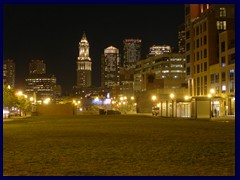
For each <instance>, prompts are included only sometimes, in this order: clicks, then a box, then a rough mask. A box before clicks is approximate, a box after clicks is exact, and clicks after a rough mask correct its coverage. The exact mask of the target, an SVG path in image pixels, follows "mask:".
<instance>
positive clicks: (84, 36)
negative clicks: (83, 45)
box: [81, 31, 87, 41]
mask: <svg viewBox="0 0 240 180" xmlns="http://www.w3.org/2000/svg"><path fill="white" fill-rule="evenodd" d="M81 41H87V36H86V33H85V31H83V35H82V39H81Z"/></svg>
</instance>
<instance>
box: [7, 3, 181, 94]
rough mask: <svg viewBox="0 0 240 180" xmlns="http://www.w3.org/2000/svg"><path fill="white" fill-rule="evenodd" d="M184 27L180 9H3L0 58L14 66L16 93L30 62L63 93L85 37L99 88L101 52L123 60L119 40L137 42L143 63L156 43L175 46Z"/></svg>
mask: <svg viewBox="0 0 240 180" xmlns="http://www.w3.org/2000/svg"><path fill="white" fill-rule="evenodd" d="M123 12H124V13H123ZM172 12H175V13H172ZM120 14H121V15H122V16H120ZM83 17H84V18H83ZM176 17H178V18H176ZM113 19H115V21H113ZM183 22H184V5H183V4H179V5H167V4H164V5H161V4H158V5H156V4H155V5H137V4H135V5H103V4H102V5H86V4H84V5H83V4H78V5H57V4H55V5H23V4H22V5H4V22H3V23H4V31H3V32H4V46H3V48H4V49H3V52H4V53H3V55H4V59H12V60H13V61H14V62H15V64H16V87H17V88H24V85H25V79H26V78H27V76H28V74H29V71H28V66H29V63H30V62H31V60H34V59H40V60H44V62H45V63H46V70H47V73H50V74H54V75H55V76H56V78H57V83H58V84H60V85H61V86H62V88H63V92H65V91H68V92H69V91H70V90H71V88H72V87H73V86H74V85H76V84H77V82H76V68H77V66H76V60H77V57H78V50H79V49H78V45H79V42H80V40H81V37H82V33H83V32H85V33H86V36H87V37H88V41H89V45H90V49H89V51H90V53H89V54H90V57H91V59H92V81H93V82H92V84H93V85H94V86H100V84H101V80H100V63H101V55H102V54H103V52H104V49H105V48H107V47H108V46H115V47H116V48H118V49H119V50H120V54H121V57H122V55H123V40H124V39H128V38H138V39H141V40H142V58H141V59H144V58H146V55H147V53H148V51H149V48H150V46H152V45H154V44H155V45H163V44H167V45H171V46H173V47H177V41H178V38H177V31H178V26H179V25H181V24H182V23H183ZM121 61H122V59H121ZM66 77H67V78H66Z"/></svg>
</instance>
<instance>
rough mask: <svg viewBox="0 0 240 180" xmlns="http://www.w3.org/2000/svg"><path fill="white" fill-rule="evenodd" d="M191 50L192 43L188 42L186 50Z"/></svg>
mask: <svg viewBox="0 0 240 180" xmlns="http://www.w3.org/2000/svg"><path fill="white" fill-rule="evenodd" d="M189 50H190V43H187V45H186V51H189Z"/></svg>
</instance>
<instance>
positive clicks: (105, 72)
mask: <svg viewBox="0 0 240 180" xmlns="http://www.w3.org/2000/svg"><path fill="white" fill-rule="evenodd" d="M119 67H120V57H119V50H118V49H117V48H115V47H113V46H109V47H108V48H106V49H104V54H103V56H102V61H101V85H102V87H107V88H111V87H113V86H114V85H119V83H120V82H119V81H120V75H119Z"/></svg>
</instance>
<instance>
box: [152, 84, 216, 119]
mask: <svg viewBox="0 0 240 180" xmlns="http://www.w3.org/2000/svg"><path fill="white" fill-rule="evenodd" d="M209 92H210V93H209V94H208V97H209V98H211V107H210V108H211V117H212V116H213V111H214V102H213V97H214V94H215V90H214V89H213V88H211V89H210V91H209ZM169 97H170V99H171V104H172V113H171V117H173V116H174V98H175V94H174V93H171V94H169ZM189 98H190V97H189V96H187V95H186V96H184V99H185V101H188V100H189ZM156 100H157V96H156V95H153V96H152V101H153V102H155V101H156ZM161 108H162V107H161ZM176 108H177V107H176ZM215 114H216V113H215Z"/></svg>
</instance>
